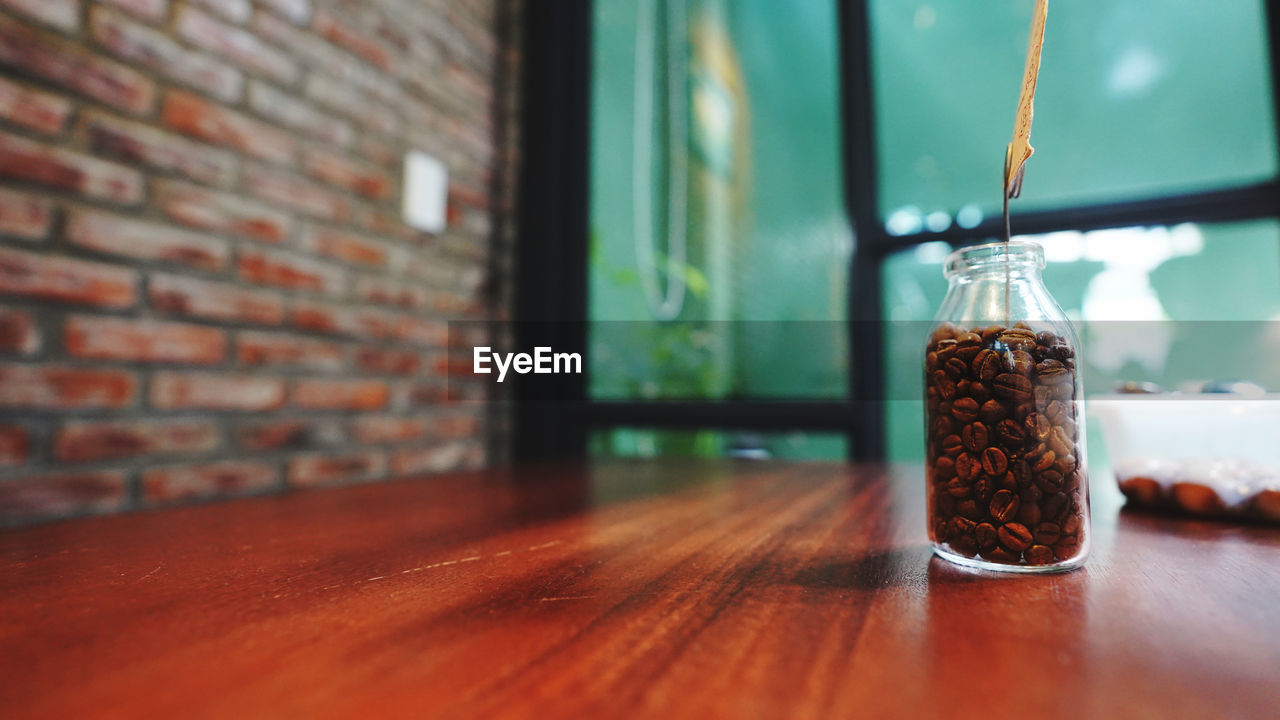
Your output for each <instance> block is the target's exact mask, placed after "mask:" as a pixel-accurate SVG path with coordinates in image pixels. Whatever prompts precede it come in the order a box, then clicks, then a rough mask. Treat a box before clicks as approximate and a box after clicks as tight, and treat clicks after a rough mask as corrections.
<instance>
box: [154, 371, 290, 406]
mask: <svg viewBox="0 0 1280 720" xmlns="http://www.w3.org/2000/svg"><path fill="white" fill-rule="evenodd" d="M284 398H285V386H284V381H283V380H281V379H279V378H269V377H261V376H257V375H238V374H237V375H230V374H216V373H196V372H188V373H179V372H160V373H156V374H155V376H154V377H152V379H151V405H152V406H153V407H157V408H161V409H165V410H171V409H176V408H198V409H204V410H241V411H246V412H248V411H260V410H274V409H276V408H278V407H280V406H281V405H283V404H284Z"/></svg>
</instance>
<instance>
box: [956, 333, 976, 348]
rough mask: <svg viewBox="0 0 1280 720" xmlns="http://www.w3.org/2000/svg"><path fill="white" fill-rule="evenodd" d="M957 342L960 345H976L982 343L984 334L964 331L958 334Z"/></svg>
mask: <svg viewBox="0 0 1280 720" xmlns="http://www.w3.org/2000/svg"><path fill="white" fill-rule="evenodd" d="M956 344H957V345H959V346H960V347H974V346H977V345H981V344H982V336H981V335H979V334H978V333H975V332H964V333H960V334H959V335H957V336H956Z"/></svg>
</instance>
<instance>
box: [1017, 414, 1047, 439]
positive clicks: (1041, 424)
mask: <svg viewBox="0 0 1280 720" xmlns="http://www.w3.org/2000/svg"><path fill="white" fill-rule="evenodd" d="M1022 428H1023V430H1025V431H1026V433H1027V436H1028V437H1033V438H1035V439H1037V440H1044V439H1045V438H1047V437H1049V434H1050V433H1051V432H1053V425H1052V424H1050V423H1049V418H1046V417H1045V416H1043V415H1041V414H1040V413H1034V412H1033V413H1031V414H1030V415H1028V416H1027V417H1026V419H1025V420H1023V421H1022Z"/></svg>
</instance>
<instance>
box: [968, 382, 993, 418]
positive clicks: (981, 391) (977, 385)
mask: <svg viewBox="0 0 1280 720" xmlns="http://www.w3.org/2000/svg"><path fill="white" fill-rule="evenodd" d="M969 397H971V398H973V399H974V400H977V401H978V404H979V405H982V404H983V403H985V402H987V401H988V400H990V399H991V386H990V385H989V384H987V383H981V382H978V381H977V380H974V381H972V382H970V383H969ZM979 413H981V409H979Z"/></svg>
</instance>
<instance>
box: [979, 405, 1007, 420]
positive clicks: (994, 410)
mask: <svg viewBox="0 0 1280 720" xmlns="http://www.w3.org/2000/svg"><path fill="white" fill-rule="evenodd" d="M978 417H979V418H981V420H982V422H984V423H986V424H987V426H988V427H994V426H995V425H996V424H997V423H999V422H1000V421H1001V420H1004V419H1005V418H1007V417H1009V409H1008V408H1006V407H1005V406H1004V403H1001V402H1000V401H999V400H988V401H986V402H984V403H982V407H980V408H978Z"/></svg>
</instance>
